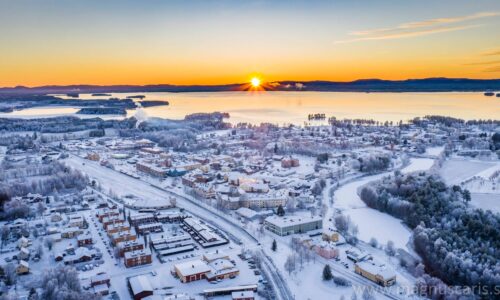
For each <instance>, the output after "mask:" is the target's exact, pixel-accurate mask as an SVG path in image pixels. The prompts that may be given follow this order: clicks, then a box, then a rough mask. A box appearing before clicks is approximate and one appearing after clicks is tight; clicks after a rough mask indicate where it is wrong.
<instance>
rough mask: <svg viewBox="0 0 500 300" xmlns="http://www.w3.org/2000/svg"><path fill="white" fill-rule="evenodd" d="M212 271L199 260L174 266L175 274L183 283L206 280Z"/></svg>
mask: <svg viewBox="0 0 500 300" xmlns="http://www.w3.org/2000/svg"><path fill="white" fill-rule="evenodd" d="M210 271H211V268H210V267H209V266H208V265H207V264H206V263H205V262H204V261H202V260H199V259H197V260H192V261H186V262H182V263H179V264H176V265H174V272H175V274H176V275H177V276H178V277H179V279H180V280H181V282H183V283H188V282H191V281H196V280H201V279H205V278H206V276H207V274H208V273H209V272H210Z"/></svg>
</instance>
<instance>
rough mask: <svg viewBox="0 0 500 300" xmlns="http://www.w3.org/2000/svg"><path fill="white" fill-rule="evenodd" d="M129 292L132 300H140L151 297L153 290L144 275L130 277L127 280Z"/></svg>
mask: <svg viewBox="0 0 500 300" xmlns="http://www.w3.org/2000/svg"><path fill="white" fill-rule="evenodd" d="M128 284H129V287H130V291H131V292H132V297H133V299H134V300H141V299H144V298H146V297H148V296H152V295H153V288H152V287H151V283H150V282H149V279H148V278H147V277H146V276H144V275H139V276H135V277H131V278H129V279H128Z"/></svg>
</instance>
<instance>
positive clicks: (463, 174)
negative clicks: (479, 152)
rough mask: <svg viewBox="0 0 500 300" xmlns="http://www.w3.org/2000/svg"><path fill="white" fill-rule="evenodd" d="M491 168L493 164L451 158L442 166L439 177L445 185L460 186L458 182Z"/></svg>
mask: <svg viewBox="0 0 500 300" xmlns="http://www.w3.org/2000/svg"><path fill="white" fill-rule="evenodd" d="M493 166H495V163H493V162H485V161H479V160H466V159H460V158H452V159H450V160H447V161H446V162H445V163H444V164H443V166H442V167H441V169H440V170H439V175H441V177H443V179H444V181H445V182H446V183H447V184H450V185H451V184H460V182H462V181H464V180H467V179H468V178H470V177H472V176H474V175H476V174H478V173H481V172H482V171H485V170H487V169H489V168H491V167H493Z"/></svg>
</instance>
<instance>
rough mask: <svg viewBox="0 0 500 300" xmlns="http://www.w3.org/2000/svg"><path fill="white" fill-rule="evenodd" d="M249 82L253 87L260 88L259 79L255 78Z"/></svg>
mask: <svg viewBox="0 0 500 300" xmlns="http://www.w3.org/2000/svg"><path fill="white" fill-rule="evenodd" d="M250 82H251V83H252V86H253V87H259V86H260V79H259V78H257V77H254V78H252V80H251V81H250Z"/></svg>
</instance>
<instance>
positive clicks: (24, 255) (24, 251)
mask: <svg viewBox="0 0 500 300" xmlns="http://www.w3.org/2000/svg"><path fill="white" fill-rule="evenodd" d="M17 258H18V259H22V260H29V258H30V250H29V249H28V248H25V247H22V248H21V249H20V250H19V254H18V255H17Z"/></svg>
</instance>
